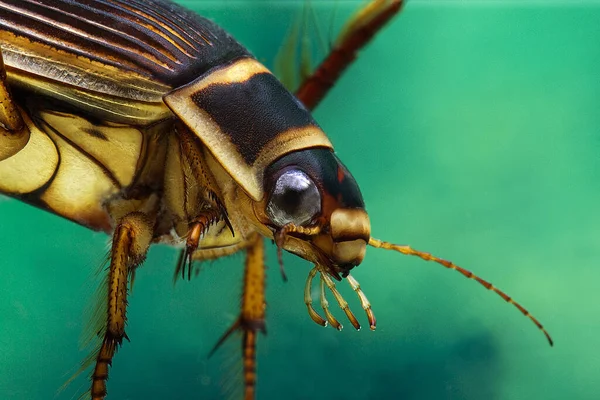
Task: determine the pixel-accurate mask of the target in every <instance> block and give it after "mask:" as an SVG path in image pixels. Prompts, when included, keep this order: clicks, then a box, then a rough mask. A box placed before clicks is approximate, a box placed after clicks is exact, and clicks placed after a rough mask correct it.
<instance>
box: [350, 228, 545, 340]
mask: <svg viewBox="0 0 600 400" xmlns="http://www.w3.org/2000/svg"><path fill="white" fill-rule="evenodd" d="M369 246H372V247H375V248H378V249H386V250H394V251H397V252H399V253H402V254H404V255H407V256H415V257H419V258H420V259H422V260H425V261H433V262H435V263H437V264H440V265H442V266H443V267H445V268H448V269H453V270H455V271H458V272H460V273H461V274H462V275H463V276H465V277H466V278H469V279H473V280H475V281H477V282H478V283H479V284H480V285H481V286H483V287H485V288H486V289H488V290H491V291H492V292H495V293H496V294H497V295H498V296H500V297H502V299H503V300H504V301H506V302H507V303H510V304H512V305H513V306H515V307H516V308H517V309H518V310H519V311H520V312H521V313H522V314H523V315H524V316H526V317H527V318H529V319H530V320H531V322H533V323H534V324H535V326H537V327H538V329H539V330H540V331H542V333H543V334H544V336H546V339H547V340H548V343H549V344H550V346H553V345H554V342H553V341H552V337H550V334H549V333H548V331H547V330H546V328H544V326H543V325H542V324H541V323H540V321H538V320H537V318H535V317H534V316H533V315H531V314H530V313H529V311H527V310H526V309H525V307H523V306H522V305H521V304H519V303H517V302H516V301H514V300H513V298H512V297H510V296H509V295H507V294H506V293H504V292H503V291H502V290H500V289H498V288H497V287H495V286H494V285H492V284H491V283H490V282H488V281H486V280H484V279H482V278H480V277H478V276H477V275H475V274H474V273H472V272H471V271H469V270H466V269H464V268H462V267H459V266H458V265H456V264H454V263H453V262H451V261H448V260H444V259H442V258H438V257H436V256H434V255H431V254H430V253H426V252H424V251H419V250H415V249H413V248H411V247H410V246H406V245H404V246H401V245H398V244H393V243H388V242H384V241H381V240H378V239H374V238H370V239H369ZM357 293H358V292H357Z"/></svg>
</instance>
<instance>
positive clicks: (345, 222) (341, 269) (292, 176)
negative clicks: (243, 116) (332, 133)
mask: <svg viewBox="0 0 600 400" xmlns="http://www.w3.org/2000/svg"><path fill="white" fill-rule="evenodd" d="M265 195H266V196H265V199H264V200H263V201H262V202H260V203H258V204H257V208H259V209H258V210H256V211H257V215H261V216H262V218H259V219H260V220H261V222H262V223H264V224H265V225H266V226H268V227H269V228H270V229H271V230H272V231H273V236H274V238H275V241H276V242H277V245H278V246H280V247H282V248H284V249H285V250H288V251H290V252H292V253H295V254H298V255H299V256H301V257H303V258H305V259H307V260H309V261H312V262H315V263H317V264H321V265H323V266H324V267H326V268H327V269H328V271H329V272H330V273H331V274H332V275H333V276H334V277H336V278H339V275H342V276H346V275H347V274H348V272H349V271H350V270H351V269H352V268H354V267H355V266H357V265H359V264H360V263H361V262H362V260H363V258H364V255H365V251H366V246H367V243H368V242H369V238H370V223H369V218H368V216H367V213H366V211H365V205H364V202H363V198H362V195H361V193H360V189H359V188H358V185H357V184H356V181H355V180H354V178H353V177H352V175H351V174H350V172H348V170H347V169H346V167H345V166H344V165H343V164H342V162H341V161H340V160H339V159H338V158H337V157H336V155H335V154H334V153H333V151H332V150H330V149H319V148H316V149H308V150H301V151H296V152H292V153H289V154H287V155H285V156H283V157H281V158H280V159H279V160H277V161H275V162H274V163H272V164H271V165H270V166H269V167H268V168H267V169H266V170H265Z"/></svg>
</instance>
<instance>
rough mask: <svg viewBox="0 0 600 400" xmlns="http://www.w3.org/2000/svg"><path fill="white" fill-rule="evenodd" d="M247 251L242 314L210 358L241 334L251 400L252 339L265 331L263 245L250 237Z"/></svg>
mask: <svg viewBox="0 0 600 400" xmlns="http://www.w3.org/2000/svg"><path fill="white" fill-rule="evenodd" d="M249 243H250V245H249V246H248V248H247V254H246V268H245V272H244V286H243V291H242V312H241V314H240V316H239V318H238V319H237V320H236V322H235V323H234V324H233V325H232V326H231V328H229V329H228V330H227V331H226V332H225V334H224V335H223V336H222V337H221V339H219V341H218V342H217V344H216V345H215V347H214V348H213V350H212V351H211V355H212V354H213V353H214V352H215V351H216V350H217V349H218V348H219V346H221V344H223V342H225V340H226V339H227V338H228V337H229V336H230V335H231V334H232V333H233V332H236V331H237V330H242V331H243V338H242V357H243V364H244V367H243V368H244V369H243V371H244V372H243V373H244V399H245V400H252V399H254V397H255V393H256V339H257V333H258V331H260V332H262V333H266V329H265V305H266V303H265V263H264V259H265V257H264V256H265V245H264V241H263V239H262V237H261V236H260V235H258V234H255V235H253V237H252V238H250V241H249Z"/></svg>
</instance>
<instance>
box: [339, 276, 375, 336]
mask: <svg viewBox="0 0 600 400" xmlns="http://www.w3.org/2000/svg"><path fill="white" fill-rule="evenodd" d="M346 279H348V283H349V284H350V287H352V290H354V291H355V292H356V295H357V296H358V299H359V300H360V305H361V306H362V308H363V310H365V313H367V318H368V320H369V328H371V330H372V331H374V330H375V328H376V326H377V320H376V319H375V314H373V310H372V309H371V302H370V301H369V300H368V299H367V296H365V293H364V292H363V291H362V289H361V288H360V283H358V281H357V280H356V279H355V278H354V277H353V276H352V275H350V274H348V276H347V277H346Z"/></svg>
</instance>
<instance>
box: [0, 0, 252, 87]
mask: <svg viewBox="0 0 600 400" xmlns="http://www.w3.org/2000/svg"><path fill="white" fill-rule="evenodd" d="M0 15H1V16H2V18H0V43H2V42H3V39H5V37H4V33H8V32H10V33H13V34H15V35H17V36H21V37H25V38H27V39H29V40H30V41H31V44H30V45H28V46H27V47H28V48H27V53H29V54H30V53H31V51H33V53H34V54H36V53H37V54H38V55H39V54H40V53H41V52H43V51H44V49H43V47H44V46H45V47H50V48H52V49H55V50H60V51H63V52H64V53H66V54H70V55H73V56H74V58H75V57H85V58H87V59H89V60H90V61H97V62H100V63H102V64H106V65H111V66H113V67H116V68H118V69H119V70H121V71H131V72H134V73H137V74H139V75H141V76H146V77H153V78H155V79H156V80H158V81H159V82H160V83H164V84H167V85H169V86H172V87H176V86H180V85H182V84H185V83H188V82H190V81H191V80H193V79H195V78H196V77H198V76H199V75H201V74H203V73H204V72H206V71H208V70H209V69H211V68H213V67H215V66H218V65H222V64H224V63H227V62H229V61H231V60H233V59H236V58H239V57H242V56H248V55H249V54H248V51H247V50H246V49H245V48H244V47H242V46H241V45H240V44H239V43H237V42H236V41H235V39H233V38H232V37H231V36H230V35H228V34H227V33H226V32H225V31H224V30H222V29H221V28H220V27H218V26H217V25H216V24H215V23H213V22H212V21H210V20H208V19H205V18H203V17H200V16H198V15H197V14H195V13H193V12H191V11H189V10H186V9H185V8H183V7H180V6H178V5H176V4H173V3H171V2H165V1H159V0H146V1H144V2H141V1H127V0H107V1H97V0H38V1H35V2H29V1H22V0H0ZM40 45H41V46H40ZM96 68H97V65H94V64H92V63H90V69H91V70H94V69H96Z"/></svg>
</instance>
